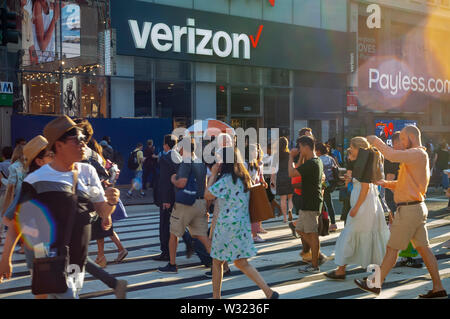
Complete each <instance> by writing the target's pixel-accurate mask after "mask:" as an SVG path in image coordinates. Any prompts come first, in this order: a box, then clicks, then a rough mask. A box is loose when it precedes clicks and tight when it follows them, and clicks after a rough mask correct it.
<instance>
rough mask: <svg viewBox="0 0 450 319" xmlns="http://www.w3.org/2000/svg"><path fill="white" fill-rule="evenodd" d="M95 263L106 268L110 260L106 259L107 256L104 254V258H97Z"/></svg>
mask: <svg viewBox="0 0 450 319" xmlns="http://www.w3.org/2000/svg"><path fill="white" fill-rule="evenodd" d="M95 263H96V264H97V265H99V266H100V268H106V265H107V263H108V261H107V260H106V256H105V255H103V257H102V258H100V259H99V258H98V257H97V259H96V260H95Z"/></svg>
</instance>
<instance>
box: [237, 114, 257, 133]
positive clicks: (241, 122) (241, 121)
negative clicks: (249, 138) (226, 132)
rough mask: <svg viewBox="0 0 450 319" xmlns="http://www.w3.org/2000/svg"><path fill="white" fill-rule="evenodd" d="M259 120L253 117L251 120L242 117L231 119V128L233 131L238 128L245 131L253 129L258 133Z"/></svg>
mask: <svg viewBox="0 0 450 319" xmlns="http://www.w3.org/2000/svg"><path fill="white" fill-rule="evenodd" d="M260 120H261V118H257V117H253V118H243V117H231V126H232V127H233V128H234V129H237V128H238V127H241V128H243V129H244V131H245V130H247V129H248V128H250V127H254V128H255V129H256V131H257V132H258V129H259V127H260V126H259V124H260Z"/></svg>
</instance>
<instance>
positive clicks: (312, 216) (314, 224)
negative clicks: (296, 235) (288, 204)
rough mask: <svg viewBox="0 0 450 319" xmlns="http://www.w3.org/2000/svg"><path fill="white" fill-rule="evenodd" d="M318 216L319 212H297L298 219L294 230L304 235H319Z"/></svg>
mask: <svg viewBox="0 0 450 319" xmlns="http://www.w3.org/2000/svg"><path fill="white" fill-rule="evenodd" d="M319 216H320V212H316V211H311V210H299V217H298V219H297V225H296V227H295V229H296V230H297V231H299V232H302V233H305V234H309V233H319Z"/></svg>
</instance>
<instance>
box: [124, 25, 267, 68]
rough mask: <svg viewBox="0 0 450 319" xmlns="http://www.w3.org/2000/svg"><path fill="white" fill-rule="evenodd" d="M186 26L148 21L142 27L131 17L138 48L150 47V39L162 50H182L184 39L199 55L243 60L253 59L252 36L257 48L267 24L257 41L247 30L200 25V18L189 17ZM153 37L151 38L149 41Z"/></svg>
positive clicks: (189, 51)
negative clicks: (214, 30) (239, 30)
mask: <svg viewBox="0 0 450 319" xmlns="http://www.w3.org/2000/svg"><path fill="white" fill-rule="evenodd" d="M186 24H187V25H186V26H179V25H174V26H168V25H167V24H165V23H156V24H153V23H152V22H144V23H143V25H142V26H141V27H140V26H139V24H138V22H137V21H136V20H128V25H129V27H130V31H131V35H132V37H133V41H134V45H135V47H136V49H144V50H145V49H146V48H147V46H148V43H149V42H150V43H151V45H152V47H153V48H154V49H155V50H157V51H160V52H167V51H173V52H177V53H181V50H182V49H181V48H182V45H181V44H182V42H183V41H184V43H186V46H185V47H186V48H187V53H189V54H198V55H209V56H213V55H216V56H218V57H220V58H226V57H229V56H230V55H231V56H232V57H233V58H235V59H239V58H241V56H240V51H241V49H242V52H243V55H242V58H243V59H246V60H250V39H251V40H252V44H253V46H254V47H255V48H256V46H257V45H258V42H259V37H260V35H261V31H262V28H263V26H262V25H261V26H260V29H259V31H258V35H257V38H256V40H255V39H253V36H250V37H249V36H248V35H247V34H245V33H241V34H238V33H232V34H229V33H227V32H226V31H216V32H213V31H212V30H208V29H202V28H196V27H195V24H196V21H195V19H193V18H188V19H187V21H186ZM149 39H150V41H149Z"/></svg>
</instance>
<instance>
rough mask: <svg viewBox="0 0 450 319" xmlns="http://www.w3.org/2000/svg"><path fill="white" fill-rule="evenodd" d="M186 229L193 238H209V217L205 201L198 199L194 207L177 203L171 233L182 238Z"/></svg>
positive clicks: (171, 219) (172, 217)
mask: <svg viewBox="0 0 450 319" xmlns="http://www.w3.org/2000/svg"><path fill="white" fill-rule="evenodd" d="M186 227H188V228H189V232H190V233H191V235H192V236H207V234H208V217H207V216H206V201H205V200H204V199H197V200H196V201H195V203H194V205H192V206H188V205H184V204H180V203H175V205H174V207H173V211H172V214H171V216H170V233H172V234H174V235H175V236H177V237H178V238H180V237H182V236H183V234H184V232H185V231H186Z"/></svg>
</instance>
